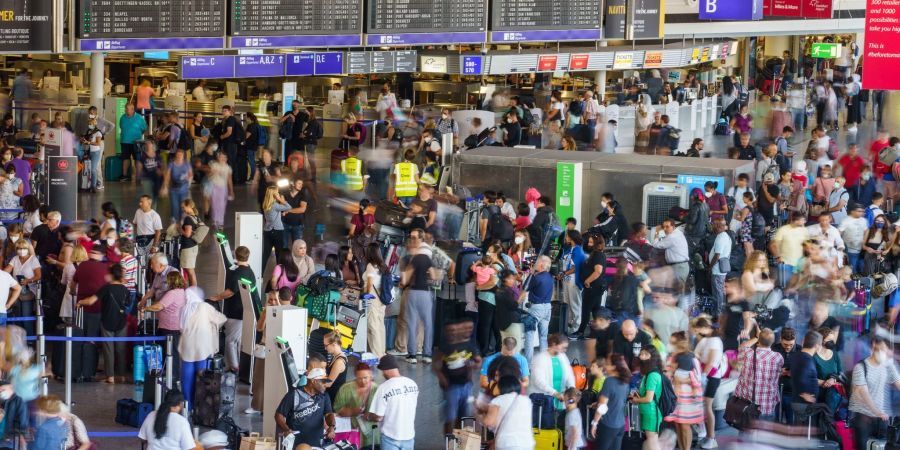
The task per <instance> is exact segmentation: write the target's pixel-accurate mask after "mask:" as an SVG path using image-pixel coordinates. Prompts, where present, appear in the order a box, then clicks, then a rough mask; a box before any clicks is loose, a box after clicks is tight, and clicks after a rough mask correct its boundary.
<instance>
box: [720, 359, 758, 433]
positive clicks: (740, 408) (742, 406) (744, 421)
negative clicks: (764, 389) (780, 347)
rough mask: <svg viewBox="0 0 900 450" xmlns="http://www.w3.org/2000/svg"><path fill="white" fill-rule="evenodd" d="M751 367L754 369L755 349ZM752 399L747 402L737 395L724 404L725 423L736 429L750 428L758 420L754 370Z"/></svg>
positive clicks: (754, 371)
mask: <svg viewBox="0 0 900 450" xmlns="http://www.w3.org/2000/svg"><path fill="white" fill-rule="evenodd" d="M753 367H754V368H755V367H756V349H755V348H754V349H753ZM752 383H753V399H752V401H751V400H747V399H745V398H740V397H738V396H737V395H732V396H731V398H729V399H728V401H727V402H725V422H727V423H728V425H731V426H732V427H734V428H736V429H738V430H746V429H748V428H750V425H751V424H752V423H753V421H755V420H757V419H759V415H760V412H759V405H758V404H757V403H756V370H755V369H754V370H753V379H752Z"/></svg>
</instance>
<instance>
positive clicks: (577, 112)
mask: <svg viewBox="0 0 900 450" xmlns="http://www.w3.org/2000/svg"><path fill="white" fill-rule="evenodd" d="M583 113H584V103H582V102H581V100H572V101H571V102H570V103H569V114H571V115H573V116H575V117H581V114H583Z"/></svg>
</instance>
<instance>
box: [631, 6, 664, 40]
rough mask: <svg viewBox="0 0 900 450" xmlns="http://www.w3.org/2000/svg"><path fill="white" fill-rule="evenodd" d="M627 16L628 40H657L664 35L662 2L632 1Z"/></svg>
mask: <svg viewBox="0 0 900 450" xmlns="http://www.w3.org/2000/svg"><path fill="white" fill-rule="evenodd" d="M632 1H633V2H634V4H633V5H630V8H631V10H630V11H629V15H628V23H629V25H631V26H629V27H628V30H629V31H630V32H631V33H630V34H631V36H630V37H629V39H659V38H661V37H662V36H663V34H664V33H665V22H666V7H665V2H664V1H663V0H632Z"/></svg>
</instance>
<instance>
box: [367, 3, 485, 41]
mask: <svg viewBox="0 0 900 450" xmlns="http://www.w3.org/2000/svg"><path fill="white" fill-rule="evenodd" d="M486 14H487V1H486V0H370V1H369V22H368V24H369V25H368V32H369V33H376V34H377V33H388V34H391V33H441V32H448V33H451V32H462V31H484V30H485V17H486Z"/></svg>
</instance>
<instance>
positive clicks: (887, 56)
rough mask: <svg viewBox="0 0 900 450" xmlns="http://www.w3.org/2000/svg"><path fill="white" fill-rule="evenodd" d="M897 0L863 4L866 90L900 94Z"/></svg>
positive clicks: (899, 4) (899, 2)
mask: <svg viewBox="0 0 900 450" xmlns="http://www.w3.org/2000/svg"><path fill="white" fill-rule="evenodd" d="M898 30H900V0H867V1H866V31H865V33H866V35H865V36H866V39H865V50H864V52H863V64H864V65H865V72H864V75H865V77H864V78H863V80H862V82H863V85H864V86H865V87H866V89H886V90H900V77H898V76H897V67H898V66H900V39H897V31H898Z"/></svg>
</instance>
